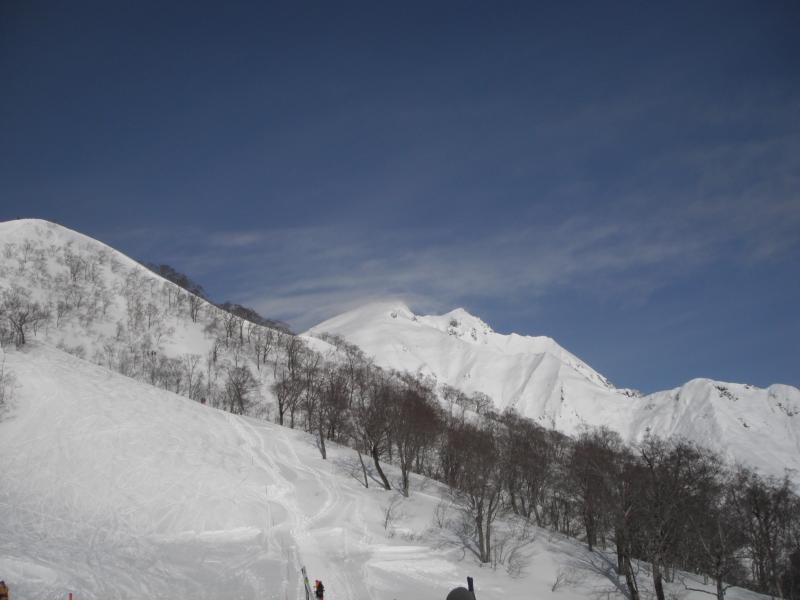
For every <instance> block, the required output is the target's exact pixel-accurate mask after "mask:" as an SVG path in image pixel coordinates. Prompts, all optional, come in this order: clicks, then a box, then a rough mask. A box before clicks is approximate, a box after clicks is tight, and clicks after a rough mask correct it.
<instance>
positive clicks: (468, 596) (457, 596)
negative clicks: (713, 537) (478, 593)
mask: <svg viewBox="0 0 800 600" xmlns="http://www.w3.org/2000/svg"><path fill="white" fill-rule="evenodd" d="M447 600H475V596H474V595H473V593H472V592H470V591H469V590H468V589H467V588H465V587H457V588H455V589H454V590H452V591H451V592H450V593H449V594H447Z"/></svg>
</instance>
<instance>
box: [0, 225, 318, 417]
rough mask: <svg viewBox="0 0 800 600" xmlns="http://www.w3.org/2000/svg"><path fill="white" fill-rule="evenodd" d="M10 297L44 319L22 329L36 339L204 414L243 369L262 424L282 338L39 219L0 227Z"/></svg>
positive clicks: (2, 276) (1, 272) (2, 279)
mask: <svg viewBox="0 0 800 600" xmlns="http://www.w3.org/2000/svg"><path fill="white" fill-rule="evenodd" d="M13 291H16V292H18V294H21V295H22V297H23V298H24V300H25V301H26V302H36V303H38V304H39V305H40V306H41V307H42V308H43V309H45V310H46V311H47V313H48V317H47V318H46V319H43V320H42V321H41V322H40V323H38V324H37V325H36V326H35V327H31V328H30V329H31V331H30V336H31V337H32V338H33V339H35V340H38V341H44V342H47V343H49V344H51V345H53V346H56V347H58V348H60V349H62V350H65V351H67V352H69V353H70V354H73V355H75V356H78V357H80V358H85V359H86V360H89V361H91V362H94V363H96V364H99V365H103V366H106V367H108V368H110V369H113V370H115V371H117V372H119V373H122V374H124V375H128V376H130V377H134V378H136V379H139V380H142V381H147V382H148V383H151V384H154V385H157V386H159V387H162V388H165V389H168V390H170V391H174V392H176V393H179V394H181V395H184V396H188V397H190V398H193V399H195V400H201V399H203V400H205V401H207V402H208V403H209V404H212V405H221V404H222V403H223V402H224V399H223V396H224V388H225V383H224V382H225V379H226V376H227V375H226V373H229V372H230V370H231V369H235V368H240V367H246V368H247V369H248V370H249V371H250V372H251V373H252V374H253V376H254V380H255V382H254V388H255V390H254V393H253V394H251V400H252V403H253V410H250V411H249V414H257V413H260V414H261V415H262V416H267V415H268V412H269V410H270V408H271V393H270V386H271V384H272V383H273V382H274V377H275V369H274V367H275V365H277V364H278V363H279V362H280V358H281V357H282V356H284V354H283V353H284V346H285V343H286V341H287V339H289V338H290V336H288V335H286V334H285V333H284V332H283V331H280V330H277V329H273V328H269V327H263V326H261V325H258V324H255V323H252V322H249V321H246V320H244V319H241V318H238V317H235V315H232V314H231V313H229V312H227V311H224V310H222V309H220V308H219V307H217V306H215V305H214V304H212V303H210V302H207V301H206V300H204V299H202V298H200V297H198V296H196V295H193V294H190V293H189V292H188V291H186V290H185V289H182V288H181V287H179V286H178V285H176V284H174V283H173V282H171V281H168V280H166V279H164V278H163V277H160V276H159V275H157V274H156V273H154V272H152V271H151V270H149V269H148V268H146V267H144V266H143V265H141V264H140V263H138V262H136V261H134V260H132V259H131V258H129V257H127V256H125V255H124V254H122V253H121V252H118V251H117V250H114V249H113V248H111V247H109V246H107V245H105V244H103V243H102V242H99V241H97V240H95V239H92V238H90V237H88V236H85V235H83V234H81V233H78V232H76V231H73V230H71V229H68V228H66V227H63V226H61V225H57V224H55V223H50V222H48V221H43V220H39V219H20V220H16V221H8V222H5V223H0V294H7V293H10V292H13ZM4 325H6V323H5V322H2V323H0V327H2V326H4ZM321 346H322V347H324V346H325V344H324V343H323V342H319V341H317V343H316V347H321Z"/></svg>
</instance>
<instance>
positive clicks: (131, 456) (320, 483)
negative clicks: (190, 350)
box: [0, 343, 756, 600]
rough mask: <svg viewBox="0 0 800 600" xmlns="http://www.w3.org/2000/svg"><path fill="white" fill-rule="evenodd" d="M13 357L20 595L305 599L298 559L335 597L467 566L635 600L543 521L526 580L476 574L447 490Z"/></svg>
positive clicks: (275, 432) (11, 460)
mask: <svg viewBox="0 0 800 600" xmlns="http://www.w3.org/2000/svg"><path fill="white" fill-rule="evenodd" d="M0 358H2V357H0ZM5 360H6V366H7V368H8V369H9V370H11V371H13V372H14V373H15V375H16V379H17V387H16V390H15V400H14V403H13V405H12V406H11V407H10V409H9V410H8V411H7V412H6V414H5V415H4V417H3V418H2V420H0V473H2V481H3V485H2V487H0V578H2V579H5V581H6V582H7V583H8V584H9V585H10V588H11V592H12V596H11V597H12V598H13V599H14V600H22V599H45V598H66V597H67V594H68V593H69V592H73V593H74V594H75V596H74V597H75V598H76V600H89V599H97V600H111V599H115V598H133V597H147V598H163V599H181V598H187V599H188V598H199V599H203V598H209V599H212V598H213V599H219V598H225V599H226V600H227V599H254V600H255V599H259V600H264V599H281V600H287V599H292V600H297V599H300V598H303V597H304V592H303V585H302V579H301V577H300V567H301V565H306V566H307V567H308V572H309V577H310V578H311V580H312V581H313V580H314V579H322V580H323V582H324V583H325V585H326V589H327V593H326V598H328V599H329V600H364V599H375V600H382V599H386V600H391V599H401V598H402V599H405V598H414V599H419V600H426V599H430V600H438V599H443V598H445V596H446V595H447V592H448V591H449V590H450V589H452V588H453V587H455V586H457V585H463V583H464V581H465V577H466V576H467V575H472V576H473V577H475V580H476V583H477V589H478V597H479V598H480V599H481V600H492V599H497V600H500V599H507V598H522V597H543V596H549V595H554V594H555V595H557V596H559V597H561V598H563V599H564V600H573V599H574V600H577V599H579V598H586V597H597V596H598V595H602V596H604V597H608V598H612V597H615V598H622V597H623V596H622V594H621V592H620V587H619V582H617V581H616V577H614V576H613V574H612V573H611V571H610V564H611V563H610V561H611V557H609V556H606V555H604V554H602V553H597V552H596V553H589V552H588V551H586V549H585V548H584V547H583V546H581V545H580V544H579V543H578V542H577V541H574V540H569V539H563V538H560V537H558V536H554V535H553V534H550V533H548V532H545V531H539V530H534V538H533V540H532V541H531V542H530V543H529V544H528V545H527V546H526V548H525V556H526V559H525V565H524V569H523V574H522V575H521V576H519V577H516V578H514V577H511V576H509V574H508V573H507V572H506V571H505V570H504V568H503V567H502V566H501V567H499V568H498V569H496V570H494V569H492V568H490V567H484V568H480V567H479V566H478V564H477V563H476V561H475V559H474V558H473V557H472V556H471V555H470V554H469V553H464V551H463V549H462V548H461V547H460V546H459V545H458V544H457V543H455V540H456V539H457V538H456V537H455V536H454V535H453V534H452V532H451V531H450V530H449V529H448V526H447V525H446V526H445V527H440V526H439V525H437V520H436V519H435V518H434V515H435V513H436V508H437V506H438V505H440V503H441V498H442V497H443V496H446V494H445V490H444V489H443V488H442V487H441V486H439V485H438V484H436V483H434V482H431V481H428V480H424V479H422V478H415V479H413V481H412V496H411V498H409V499H403V498H401V497H400V496H399V495H397V493H396V492H394V491H391V492H387V491H383V490H381V489H378V487H377V486H376V485H374V484H373V485H371V486H370V488H369V489H365V488H364V487H363V485H362V484H361V483H360V482H359V481H358V475H359V474H360V473H359V471H358V467H357V464H358V463H357V458H356V456H355V455H354V454H353V452H352V451H351V450H349V449H346V448H338V447H335V446H333V447H329V460H327V461H323V460H322V459H321V458H320V456H319V453H318V451H317V449H316V447H315V446H314V443H313V439H312V438H311V437H310V436H307V435H306V434H304V433H302V432H298V431H293V430H290V429H285V428H281V427H278V426H276V425H273V424H270V423H266V422H262V421H256V420H253V419H249V418H244V417H238V416H234V415H231V414H228V413H224V412H220V411H217V410H215V409H212V408H208V407H205V406H203V405H201V404H198V403H196V402H193V401H191V400H187V399H185V398H182V397H180V396H176V395H174V394H171V393H169V392H166V391H163V390H159V389H156V388H153V387H150V386H148V385H146V384H143V383H139V382H136V381H134V380H131V379H128V378H126V377H123V376H121V375H119V374H116V373H114V372H112V371H109V370H107V369H105V368H102V367H99V366H96V365H93V364H90V363H88V362H86V361H83V360H80V359H78V358H75V357H73V356H71V355H69V354H66V353H64V352H61V351H60V350H57V349H55V348H53V347H51V346H48V345H46V344H42V343H34V344H32V345H31V346H30V347H27V348H26V349H25V350H24V351H11V352H7V353H6V355H5ZM388 473H389V475H390V477H395V478H396V477H397V473H396V472H395V471H394V470H393V469H392V468H391V467H388ZM392 502H396V504H395V509H394V512H395V517H394V518H393V519H392V520H390V523H389V524H388V526H386V524H385V520H386V519H385V516H386V509H387V507H388V506H389V505H390V503H392ZM450 510H452V509H450ZM559 576H561V578H562V579H565V581H562V582H561V584H560V585H559V586H557V590H556V592H553V591H552V588H553V586H554V584H555V583H556V581H557V580H558V579H559ZM641 579H642V581H641V585H642V587H643V589H646V588H647V585H648V582H647V581H646V579H647V578H646V576H645V575H644V573H643V575H642V577H641ZM673 591H674V593H675V594H676V596H677V597H678V598H685V597H693V596H692V595H691V594H689V595H688V596H687V594H688V593H687V592H685V591H684V590H682V588H681V587H680V586H677V584H676V587H675V589H674V590H673ZM695 596H697V597H698V598H699V597H700V596H699V595H697V594H695ZM755 597H756V596H755V595H754V594H751V593H749V592H745V591H743V590H731V592H729V598H730V599H731V600H747V599H750V598H755Z"/></svg>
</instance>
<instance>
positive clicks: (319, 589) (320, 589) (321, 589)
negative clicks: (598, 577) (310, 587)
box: [314, 579, 325, 600]
mask: <svg viewBox="0 0 800 600" xmlns="http://www.w3.org/2000/svg"><path fill="white" fill-rule="evenodd" d="M324 593H325V586H324V585H322V582H321V581H320V580H319V579H317V580H316V581H315V582H314V595H315V596H316V597H317V598H319V600H323V597H322V595H323V594H324Z"/></svg>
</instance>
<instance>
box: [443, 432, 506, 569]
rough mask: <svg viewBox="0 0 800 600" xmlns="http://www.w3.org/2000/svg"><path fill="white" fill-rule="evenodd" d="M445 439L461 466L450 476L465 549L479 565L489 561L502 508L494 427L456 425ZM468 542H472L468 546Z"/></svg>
mask: <svg viewBox="0 0 800 600" xmlns="http://www.w3.org/2000/svg"><path fill="white" fill-rule="evenodd" d="M456 427H457V429H455V430H451V431H450V432H449V433H450V435H449V436H448V444H449V445H450V446H451V454H457V455H459V456H460V458H461V460H460V464H459V466H458V468H457V469H456V470H455V472H453V473H451V477H453V480H452V481H451V485H452V494H453V501H454V503H455V504H456V506H458V507H459V509H460V510H461V511H462V514H463V515H464V517H465V525H466V528H465V535H466V540H465V541H466V542H467V548H468V549H470V550H472V551H473V552H474V553H475V555H476V556H477V557H478V559H479V560H480V561H481V562H482V563H488V562H491V560H492V528H493V525H494V521H495V519H496V518H497V516H498V515H499V513H500V510H501V508H502V505H503V480H502V476H501V474H500V468H499V467H500V464H501V460H502V458H501V454H500V445H499V444H498V435H497V431H496V425H495V424H493V423H491V422H489V421H485V422H484V423H482V424H481V425H480V426H475V425H471V424H468V423H467V424H464V425H461V426H456ZM470 542H471V543H470Z"/></svg>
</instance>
